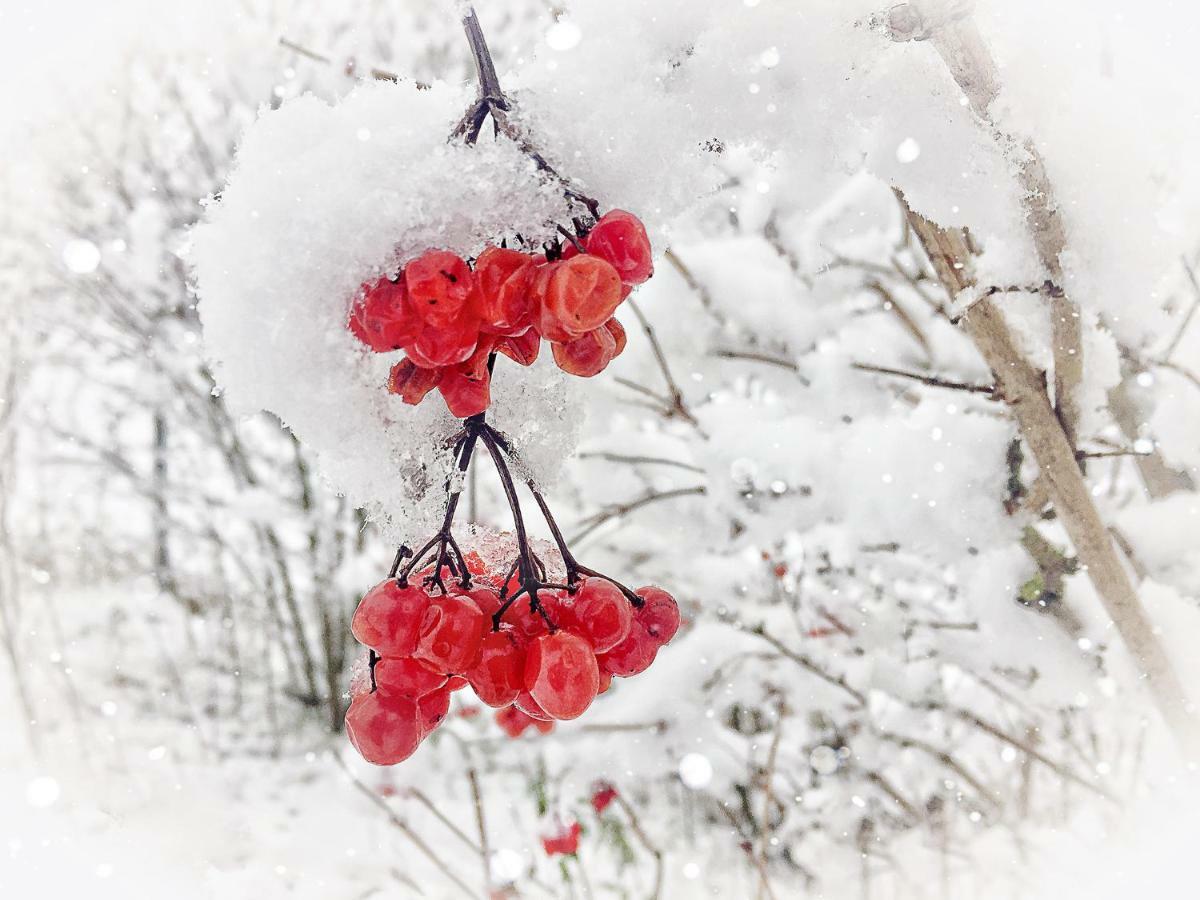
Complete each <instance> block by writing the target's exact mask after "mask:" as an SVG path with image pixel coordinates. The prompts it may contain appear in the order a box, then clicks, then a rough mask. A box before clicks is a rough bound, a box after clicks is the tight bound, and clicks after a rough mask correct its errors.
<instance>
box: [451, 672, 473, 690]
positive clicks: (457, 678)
mask: <svg viewBox="0 0 1200 900" xmlns="http://www.w3.org/2000/svg"><path fill="white" fill-rule="evenodd" d="M470 683H471V682H469V681H467V679H466V678H464V677H463V676H462V675H451V676H450V677H449V678H448V679H446V690H448V691H450V692H454V691H461V690H462V689H463V688H465V687H466V686H467V685H468V684H470Z"/></svg>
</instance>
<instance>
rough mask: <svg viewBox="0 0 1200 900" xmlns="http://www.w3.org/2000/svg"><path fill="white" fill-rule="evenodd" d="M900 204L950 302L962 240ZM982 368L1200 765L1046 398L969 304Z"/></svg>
mask: <svg viewBox="0 0 1200 900" xmlns="http://www.w3.org/2000/svg"><path fill="white" fill-rule="evenodd" d="M897 196H899V198H900V201H901V203H902V204H904V208H905V210H906V214H907V216H908V221H909V224H910V226H911V227H912V229H913V231H914V233H915V234H916V235H917V238H918V239H919V240H920V242H921V245H922V246H923V247H924V248H925V252H926V254H927V255H928V257H929V261H930V263H931V264H932V265H933V269H934V272H935V273H936V274H937V277H938V279H939V280H940V281H941V282H942V285H943V287H945V289H946V290H947V292H948V293H949V294H950V296H951V297H956V296H958V295H959V294H961V293H962V292H964V291H967V290H970V289H972V288H973V287H974V277H973V274H972V268H971V267H972V258H973V256H974V249H973V247H972V245H971V242H970V237H969V235H968V234H967V233H966V232H965V231H962V230H959V229H943V228H941V227H940V226H938V225H936V224H935V223H933V222H931V221H929V220H928V219H926V218H924V217H923V216H921V215H920V214H919V213H916V212H914V211H913V210H912V209H911V208H910V207H909V206H908V204H907V203H906V202H905V200H904V197H903V195H902V194H899V192H897ZM961 324H962V327H963V328H964V330H965V331H966V332H967V334H968V335H969V336H970V337H971V339H972V341H973V342H974V343H975V346H976V347H977V348H978V350H979V352H980V354H981V355H982V356H983V358H984V361H985V362H986V363H987V364H988V366H989V367H990V368H991V369H992V372H993V373H994V374H995V376H996V384H997V387H998V388H999V393H1000V396H1001V397H1003V399H1004V401H1005V402H1006V403H1007V404H1008V405H1009V407H1010V409H1011V410H1012V413H1013V415H1014V417H1015V418H1016V420H1017V422H1018V424H1019V425H1020V428H1021V434H1022V436H1023V437H1024V439H1025V443H1026V444H1027V445H1028V447H1029V449H1030V451H1031V452H1032V454H1033V456H1034V459H1035V460H1036V461H1037V464H1038V468H1039V470H1040V472H1041V476H1042V478H1043V479H1044V480H1045V483H1046V486H1047V488H1048V490H1049V493H1050V498H1051V500H1052V501H1053V503H1054V508H1055V511H1056V512H1057V513H1058V517H1059V519H1060V520H1061V521H1062V523H1063V527H1064V528H1065V529H1066V531H1067V534H1068V535H1069V536H1070V538H1071V542H1072V543H1073V544H1074V546H1075V553H1076V556H1077V557H1078V559H1079V562H1080V563H1081V564H1082V565H1083V567H1084V568H1085V569H1086V571H1087V574H1088V578H1089V579H1090V580H1091V582H1092V585H1093V586H1094V587H1095V589H1096V593H1097V595H1098V596H1099V597H1100V599H1101V601H1102V602H1103V604H1104V607H1105V610H1106V611H1107V613H1108V615H1109V618H1110V619H1112V622H1113V625H1114V626H1115V627H1116V629H1117V631H1118V633H1119V634H1120V635H1121V639H1122V640H1123V641H1124V643H1125V645H1126V647H1127V648H1128V649H1129V652H1130V653H1131V655H1132V656H1133V658H1134V661H1135V663H1136V665H1137V666H1138V667H1139V668H1140V670H1141V672H1142V673H1143V675H1144V676H1145V677H1146V680H1147V681H1148V682H1149V686H1150V690H1151V693H1152V695H1153V697H1154V700H1155V702H1156V704H1157V705H1158V708H1159V711H1160V713H1161V714H1162V716H1163V718H1164V720H1166V722H1167V724H1168V725H1169V726H1170V728H1171V730H1172V731H1173V733H1174V734H1175V736H1176V738H1177V739H1178V741H1179V744H1180V746H1181V748H1182V749H1183V750H1184V752H1185V753H1187V754H1188V755H1189V756H1190V757H1192V758H1197V757H1200V728H1198V727H1197V722H1196V719H1195V717H1194V716H1193V715H1192V712H1191V709H1190V705H1189V701H1188V698H1187V694H1186V692H1185V691H1184V688H1183V684H1182V683H1181V682H1180V680H1179V677H1178V675H1177V674H1176V673H1175V670H1174V667H1173V666H1172V664H1171V661H1170V659H1169V657H1168V656H1167V653H1166V649H1165V648H1164V647H1163V645H1162V642H1161V641H1160V640H1159V638H1158V636H1157V634H1156V633H1155V629H1154V626H1153V624H1152V623H1151V622H1150V620H1149V618H1148V617H1147V615H1146V612H1145V610H1144V609H1143V608H1142V605H1141V602H1140V601H1139V599H1138V596H1137V593H1136V591H1135V590H1134V586H1133V582H1132V581H1131V580H1130V577H1129V573H1128V572H1127V571H1126V570H1125V567H1124V566H1123V565H1122V563H1121V558H1120V555H1119V554H1118V552H1117V549H1116V547H1115V546H1114V545H1113V541H1112V536H1111V535H1110V534H1109V531H1108V528H1107V527H1106V526H1105V524H1104V521H1103V520H1102V519H1101V517H1100V514H1099V512H1098V511H1097V510H1096V506H1095V504H1094V503H1093V501H1092V494H1091V491H1090V490H1089V489H1088V486H1087V482H1086V481H1085V480H1084V478H1083V473H1082V472H1081V471H1080V469H1079V465H1078V463H1077V461H1076V459H1075V449H1074V447H1073V445H1072V443H1071V440H1070V439H1069V437H1068V435H1067V433H1066V431H1065V429H1064V426H1063V423H1062V421H1061V420H1060V418H1059V417H1058V415H1056V413H1055V411H1054V409H1053V408H1052V407H1051V405H1050V401H1049V398H1048V397H1047V396H1046V391H1045V387H1044V385H1043V382H1042V376H1041V373H1040V372H1038V371H1037V370H1036V369H1035V368H1034V367H1033V366H1032V365H1030V364H1029V362H1028V360H1026V359H1025V357H1024V356H1022V354H1021V353H1020V351H1019V350H1018V349H1017V346H1016V342H1015V340H1014V338H1013V336H1012V333H1011V332H1010V331H1009V328H1008V324H1007V323H1006V322H1005V319H1004V314H1003V313H1002V312H1001V310H1000V308H999V307H998V306H997V305H996V303H995V301H994V300H992V299H991V298H987V297H985V298H983V299H981V300H979V301H977V302H976V303H975V304H974V305H973V306H972V307H971V308H970V311H969V312H968V313H967V314H966V315H965V316H964V317H963V318H962V322H961Z"/></svg>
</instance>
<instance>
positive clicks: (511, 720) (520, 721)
mask: <svg viewBox="0 0 1200 900" xmlns="http://www.w3.org/2000/svg"><path fill="white" fill-rule="evenodd" d="M496 724H497V725H499V726H500V727H501V728H502V729H504V733H505V734H507V735H508V736H509V737H511V738H518V737H520V736H521V735H522V734H524V733H525V731H526V730H527V729H529V728H530V727H533V728H536V729H537V730H538V731H540V732H541V733H542V734H549V733H550V732H551V731H553V730H554V723H553V722H543V721H541V720H539V719H534V718H532V717H530V716H528V715H526V714H525V713H523V712H521V710H519V709H518V708H517V707H515V706H507V707H505V708H504V709H501V710H497V711H496Z"/></svg>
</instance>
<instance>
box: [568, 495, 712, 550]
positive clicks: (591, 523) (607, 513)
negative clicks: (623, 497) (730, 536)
mask: <svg viewBox="0 0 1200 900" xmlns="http://www.w3.org/2000/svg"><path fill="white" fill-rule="evenodd" d="M706 493H708V488H706V487H705V486H704V485H702V484H699V485H696V486H695V487H688V488H675V489H674V490H670V491H661V492H654V493H649V494H645V495H643V496H641V497H639V498H638V499H636V500H630V501H629V502H628V503H620V504H617V505H615V506H610V507H609V508H608V509H605V510H603V511H601V512H599V513H596V514H595V515H594V516H590V517H589V518H587V519H585V520H584V521H585V522H587V525H586V526H585V527H584V528H583V529H582V530H581V531H579V532H577V533H576V534H575V535H574V536H573V537H572V538H571V543H572V544H574V543H576V542H578V541H581V540H583V539H584V538H585V537H587V536H588V535H589V534H591V533H592V532H593V531H595V530H596V529H597V528H599V527H600V526H602V525H604V524H605V523H606V522H611V521H612V520H613V519H619V518H621V517H622V516H625V515H628V514H629V513H631V512H634V511H636V510H639V509H641V508H642V507H643V506H649V505H650V504H651V503H658V502H660V501H662V500H674V499H676V498H677V497H698V496H702V495H704V494H706Z"/></svg>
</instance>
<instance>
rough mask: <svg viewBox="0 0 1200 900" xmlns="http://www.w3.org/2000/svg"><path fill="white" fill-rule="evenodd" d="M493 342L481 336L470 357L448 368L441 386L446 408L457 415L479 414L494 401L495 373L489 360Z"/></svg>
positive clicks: (463, 416)
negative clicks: (489, 366)
mask: <svg viewBox="0 0 1200 900" xmlns="http://www.w3.org/2000/svg"><path fill="white" fill-rule="evenodd" d="M492 343H493V341H492V339H491V338H481V339H480V341H479V343H478V344H477V345H476V347H475V352H474V353H472V354H471V358H470V359H468V360H467V361H466V362H464V363H461V364H459V365H457V366H455V367H454V368H452V369H446V370H445V375H444V376H443V377H442V380H441V383H440V384H439V385H438V389H439V390H440V391H441V392H442V399H444V400H445V401H446V408H447V409H449V410H450V413H451V415H453V416H455V417H456V418H459V419H465V418H467V417H468V416H474V415H477V414H478V413H481V412H483V411H484V410H486V409H487V408H488V405H489V404H490V403H491V373H490V372H489V371H488V365H487V363H488V356H489V355H490V354H491V352H492Z"/></svg>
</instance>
